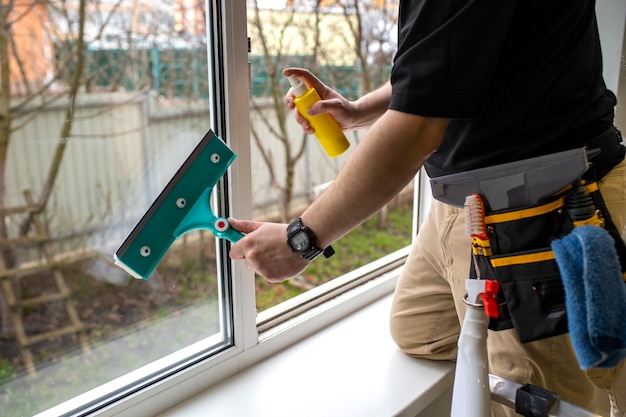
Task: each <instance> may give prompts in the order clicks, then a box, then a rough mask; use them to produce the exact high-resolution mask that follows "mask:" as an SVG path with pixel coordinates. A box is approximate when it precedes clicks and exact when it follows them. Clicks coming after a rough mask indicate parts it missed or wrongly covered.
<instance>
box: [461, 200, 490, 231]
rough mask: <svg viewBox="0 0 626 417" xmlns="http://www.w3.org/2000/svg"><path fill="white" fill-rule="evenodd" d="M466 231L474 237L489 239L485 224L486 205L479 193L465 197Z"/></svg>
mask: <svg viewBox="0 0 626 417" xmlns="http://www.w3.org/2000/svg"><path fill="white" fill-rule="evenodd" d="M464 209H465V233H466V234H468V235H470V236H471V237H473V238H478V239H481V240H488V239H489V237H488V236H487V226H486V225H485V206H484V204H483V199H482V198H481V197H480V195H479V194H476V193H474V194H471V195H468V196H467V197H465V205H464Z"/></svg>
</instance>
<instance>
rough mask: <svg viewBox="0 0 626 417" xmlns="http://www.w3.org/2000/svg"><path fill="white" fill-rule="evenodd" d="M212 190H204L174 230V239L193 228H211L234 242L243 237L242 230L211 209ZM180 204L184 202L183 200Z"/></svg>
mask: <svg viewBox="0 0 626 417" xmlns="http://www.w3.org/2000/svg"><path fill="white" fill-rule="evenodd" d="M211 191H212V190H210V189H208V188H207V189H206V190H204V192H203V193H202V194H201V195H200V198H199V199H198V200H197V201H196V203H195V204H194V205H193V207H192V208H191V210H189V212H188V213H187V215H186V216H185V218H184V219H183V221H182V222H181V223H180V226H178V227H177V228H176V230H174V234H173V236H174V239H178V238H179V237H181V236H182V235H184V234H185V233H188V232H191V231H193V230H210V231H211V232H213V234H214V235H215V236H216V237H218V238H220V239H226V240H228V241H230V242H232V243H235V242H237V241H238V240H239V239H241V238H242V237H243V235H242V234H241V232H239V231H237V230H235V229H233V228H232V227H231V226H230V222H229V221H228V219H226V218H225V217H218V216H216V215H215V214H213V211H212V210H211V204H210V201H211V200H210V199H211ZM178 203H179V204H184V203H182V201H179V202H178Z"/></svg>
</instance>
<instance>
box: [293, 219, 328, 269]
mask: <svg viewBox="0 0 626 417" xmlns="http://www.w3.org/2000/svg"><path fill="white" fill-rule="evenodd" d="M287 245H289V247H290V248H291V250H292V251H293V253H295V254H298V255H300V256H302V257H303V258H304V259H307V260H309V261H312V260H313V259H315V258H317V257H318V256H320V255H321V254H324V257H326V258H330V257H331V256H333V255H334V254H335V250H334V249H333V247H332V246H328V247H327V248H325V249H320V248H318V247H317V246H315V234H314V233H313V231H312V230H311V229H309V228H308V227H306V226H305V225H304V224H302V219H301V218H299V217H298V218H297V219H296V220H295V221H294V222H292V223H291V224H290V225H289V226H287Z"/></svg>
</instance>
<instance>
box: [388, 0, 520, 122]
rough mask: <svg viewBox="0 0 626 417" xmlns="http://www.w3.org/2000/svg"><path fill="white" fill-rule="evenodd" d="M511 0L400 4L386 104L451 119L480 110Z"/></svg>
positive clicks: (471, 115) (433, 0) (423, 0)
mask: <svg viewBox="0 0 626 417" xmlns="http://www.w3.org/2000/svg"><path fill="white" fill-rule="evenodd" d="M515 3H516V2H515V1H514V0H506V1H502V0H469V1H468V0H445V1H441V0H420V1H403V2H402V3H401V4H402V6H401V9H400V15H399V25H400V31H399V36H398V52H397V53H396V56H395V58H394V65H393V68H392V72H391V84H392V97H391V103H390V108H391V109H393V110H398V111H401V112H405V113H411V114H419V115H423V116H432V117H445V118H453V119H473V118H476V117H478V116H479V115H480V112H481V109H483V108H484V106H485V104H486V103H485V100H486V99H487V97H489V96H490V95H488V94H486V92H487V91H489V89H490V80H491V78H492V76H493V74H494V70H495V68H496V66H497V65H498V60H499V58H500V55H501V53H502V51H501V49H502V45H503V43H504V40H505V39H506V36H507V29H508V27H509V24H510V21H511V17H512V15H513V13H514V11H515Z"/></svg>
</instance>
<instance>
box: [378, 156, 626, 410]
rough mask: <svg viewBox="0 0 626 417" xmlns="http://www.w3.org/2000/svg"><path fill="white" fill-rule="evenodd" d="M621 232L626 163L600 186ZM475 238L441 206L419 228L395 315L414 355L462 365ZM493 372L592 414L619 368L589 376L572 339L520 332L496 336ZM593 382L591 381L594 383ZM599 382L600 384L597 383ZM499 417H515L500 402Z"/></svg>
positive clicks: (491, 339) (403, 343)
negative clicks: (600, 390) (524, 337)
mask: <svg viewBox="0 0 626 417" xmlns="http://www.w3.org/2000/svg"><path fill="white" fill-rule="evenodd" d="M599 186H600V190H601V192H602V195H603V197H604V199H605V202H606V204H607V206H608V209H609V211H610V213H611V216H612V218H613V221H614V222H615V225H616V226H617V228H618V230H620V231H621V230H624V224H625V223H626V161H623V162H622V163H620V164H619V165H618V166H617V167H615V168H614V169H613V170H612V171H611V172H610V173H609V174H608V175H607V176H606V177H605V178H603V179H602V181H601V182H600V184H599ZM469 248H470V237H469V236H467V235H466V234H465V222H464V215H463V209H460V208H456V207H452V206H449V205H446V204H443V203H441V202H438V201H434V202H433V204H432V206H431V208H430V211H429V214H428V216H427V218H426V220H425V222H424V224H423V225H422V226H421V227H420V230H419V233H418V237H417V238H416V241H415V243H414V245H413V247H412V250H411V253H410V255H409V258H408V260H407V262H406V265H405V268H404V270H403V273H402V275H401V276H400V279H399V281H398V284H397V287H396V291H395V294H394V300H393V305H392V311H391V319H390V328H391V335H392V337H393V339H394V340H395V342H396V343H397V344H398V346H399V347H400V348H401V349H402V350H403V351H404V352H406V353H407V354H409V355H412V356H416V357H422V358H428V359H433V360H455V359H456V352H457V339H458V335H459V332H460V323H461V322H462V321H463V317H464V314H465V305H464V303H463V301H462V297H463V296H464V295H465V292H466V291H465V279H466V278H467V277H468V276H469V268H470V249H469ZM487 347H488V351H489V368H490V369H489V372H490V373H492V374H495V375H498V376H500V377H503V378H506V379H509V380H512V381H515V382H518V383H521V384H524V383H531V384H534V385H537V386H540V387H543V388H545V389H548V390H550V391H554V392H556V393H558V394H559V398H560V399H562V400H565V401H568V402H571V403H574V404H577V405H579V406H582V407H585V408H587V409H589V410H593V409H594V408H595V399H596V394H595V386H594V383H595V384H597V385H598V386H600V387H605V386H607V385H609V384H610V382H611V379H612V375H613V373H614V370H608V371H607V370H592V371H589V375H587V373H586V372H585V371H582V370H581V369H580V368H579V366H578V362H577V359H576V355H575V354H574V352H573V350H572V347H571V344H570V340H569V336H568V335H567V334H565V335H561V336H557V337H552V338H548V339H543V340H539V341H535V342H531V343H526V344H522V343H520V342H519V340H518V338H517V335H516V333H515V331H514V330H512V329H511V330H504V331H499V332H494V331H489V336H488V341H487ZM590 377H591V378H590ZM592 379H593V382H592ZM493 412H494V416H514V415H516V414H515V412H514V411H513V410H511V409H509V408H507V407H504V406H501V405H499V404H495V403H494V404H493Z"/></svg>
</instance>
